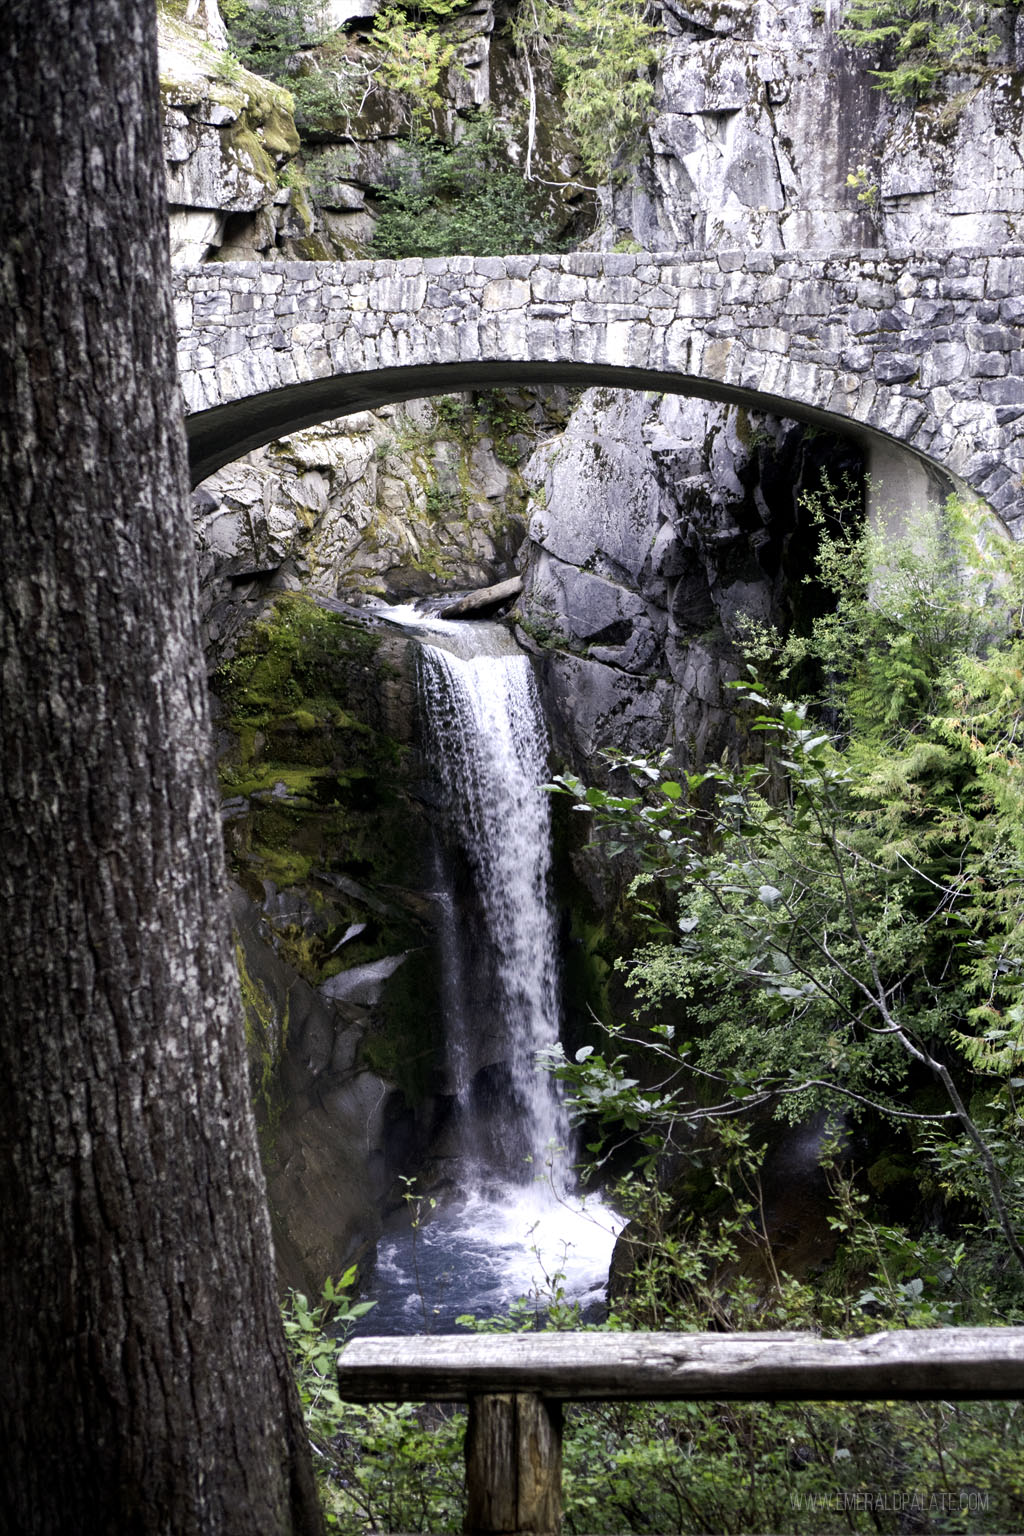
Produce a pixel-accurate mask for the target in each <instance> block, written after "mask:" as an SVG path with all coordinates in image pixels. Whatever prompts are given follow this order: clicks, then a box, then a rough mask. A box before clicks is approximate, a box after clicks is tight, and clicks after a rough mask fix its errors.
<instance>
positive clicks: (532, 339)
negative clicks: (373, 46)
mask: <svg viewBox="0 0 1024 1536" xmlns="http://www.w3.org/2000/svg"><path fill="white" fill-rule="evenodd" d="M176 304H177V318H178V325H179V366H180V371H181V379H182V387H183V390H184V395H185V404H186V410H187V413H188V417H187V429H188V435H189V440H190V454H191V460H192V467H193V476H194V480H195V481H196V482H198V481H199V480H201V479H203V478H205V476H206V475H208V474H211V473H212V472H213V471H214V470H215V469H217V468H219V467H220V466H221V465H222V464H225V463H227V462H229V461H230V460H231V459H233V458H237V457H238V456H239V455H240V454H242V453H245V452H248V451H249V450H250V449H252V448H255V447H258V446H259V445H261V444H263V443H265V442H269V441H270V440H271V439H273V438H275V437H280V436H283V435H284V434H285V433H287V432H291V431H295V430H297V429H298V428H299V427H303V426H310V425H312V424H314V423H316V422H321V421H326V420H329V419H330V418H332V417H335V416H342V415H346V414H348V413H350V412H353V411H358V410H365V409H367V408H369V407H372V406H375V405H381V404H384V403H386V402H388V401H394V400H401V399H411V398H415V397H417V396H422V395H430V394H441V393H451V392H454V391H457V390H463V389H474V388H477V389H478V388H487V387H496V386H499V385H501V384H509V383H554V382H560V383H579V384H605V385H612V386H616V387H620V388H626V389H652V390H663V391H674V392H677V393H680V394H688V395H699V396H702V397H705V398H708V399H712V400H719V401H726V402H731V403H735V404H740V405H744V406H747V407H748V408H751V409H757V410H766V411H770V412H773V413H775V414H777V415H782V416H790V417H795V418H797V419H798V420H805V421H810V422H813V423H817V424H819V425H821V426H827V427H829V428H831V429H833V430H838V431H846V432H848V433H851V434H853V435H854V436H856V437H858V438H859V439H860V440H861V441H862V442H863V443H864V445H865V446H866V448H867V450H868V456H869V466H871V465H877V464H879V463H888V464H891V463H892V462H893V458H894V455H895V457H896V459H897V460H902V461H904V462H908V461H909V462H913V461H916V465H917V467H918V468H920V469H921V470H922V471H923V472H924V474H925V475H926V476H927V477H930V478H931V479H932V481H933V482H934V481H936V480H937V481H938V482H939V483H940V484H943V485H946V486H949V485H953V486H958V485H959V486H963V487H966V488H968V489H969V490H971V491H973V492H975V493H976V494H977V495H979V496H981V497H982V498H984V500H985V501H986V502H987V503H988V504H989V505H990V506H991V507H992V509H993V510H994V511H996V512H997V513H998V514H999V515H1000V517H1001V518H1002V519H1003V521H1004V522H1005V523H1006V524H1007V526H1008V527H1009V528H1010V530H1011V531H1012V532H1013V533H1014V534H1015V536H1017V537H1022V536H1024V491H1022V484H1024V329H1022V326H1024V247H1013V248H1010V249H1006V250H1003V251H1001V252H1000V253H999V254H997V255H995V254H987V253H980V252H977V251H960V252H956V253H954V254H952V255H950V254H946V255H944V256H937V255H928V254H915V253H912V252H903V253H900V252H880V251H871V250H867V251H853V252H842V253H822V252H803V253H798V252H769V251H747V252H741V251H734V252H728V251H719V252H715V253H713V254H707V253H700V252H673V253H671V254H650V253H646V252H642V253H639V254H636V255H619V254H597V253H593V254H592V253H574V254H571V255H562V256H505V257H468V256H452V257H446V258H437V259H432V260H420V259H418V258H417V259H407V260H404V261H397V262H388V261H377V262H370V261H350V262H284V263H279V264H263V263H255V262H237V263H234V262H225V263H216V262H214V263H208V264H206V265H204V266H201V267H198V268H194V269H191V270H189V271H187V272H184V273H180V274H178V275H177V279H176Z"/></svg>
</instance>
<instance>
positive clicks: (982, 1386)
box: [338, 1328, 1024, 1536]
mask: <svg viewBox="0 0 1024 1536" xmlns="http://www.w3.org/2000/svg"><path fill="white" fill-rule="evenodd" d="M338 1384H339V1388H340V1392H341V1396H342V1397H343V1398H345V1399H347V1400H348V1401H350V1402H363V1403H366V1402H421V1401H437V1402H463V1401H468V1403H469V1425H468V1428H467V1432H466V1521H465V1527H464V1528H465V1530H466V1532H467V1533H470V1536H477V1533H479V1536H519V1533H523V1536H527V1533H528V1536H556V1533H557V1532H558V1528H559V1522H560V1519H561V1477H562V1469H561V1420H562V1404H563V1403H565V1402H568V1401H587V1400H589V1401H595V1400H597V1401H608V1400H615V1399H617V1400H620V1401H622V1400H626V1401H630V1400H631V1401H641V1400H647V1399H658V1398H660V1399H676V1400H687V1399H688V1400H691V1401H704V1402H709V1401H710V1402H736V1401H748V1402H754V1401H756V1402H870V1401H873V1400H894V1399H896V1400H899V1399H906V1400H920V1399H928V1398H941V1399H947V1400H950V1401H958V1400H959V1401H966V1400H971V1399H975V1400H978V1399H990V1398H1024V1328H933V1329H915V1330H907V1331H901V1332H895V1333H875V1334H871V1335H870V1336H869V1337H867V1338H860V1339H820V1338H818V1337H816V1336H815V1335H814V1334H808V1333H733V1334H721V1333H540V1334H536V1333H534V1334H508V1335H504V1336H502V1335H497V1336H496V1335H494V1334H470V1335H468V1336H467V1337H465V1338H463V1337H461V1336H457V1335H456V1336H448V1335H437V1336H434V1337H426V1338H365V1339H355V1340H354V1341H353V1342H352V1343H350V1344H348V1345H347V1346H346V1347H345V1349H344V1350H343V1351H342V1353H341V1355H340V1357H339V1360H338Z"/></svg>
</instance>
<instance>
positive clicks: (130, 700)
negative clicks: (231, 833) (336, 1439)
mask: <svg viewBox="0 0 1024 1536" xmlns="http://www.w3.org/2000/svg"><path fill="white" fill-rule="evenodd" d="M0 79H2V80H3V82H4V88H3V91H2V92H0V142H2V143H3V144H4V148H5V167H4V176H3V179H2V182H0V218H2V227H3V232H4V239H5V243H6V249H5V251H4V253H3V255H2V256H0V528H2V533H3V568H2V572H0V669H2V670H0V677H2V684H0V731H2V736H0V771H2V795H0V837H2V847H3V854H2V859H0V899H2V906H3V913H4V917H3V924H2V926H0V935H2V936H0V968H2V969H0V975H2V978H3V979H2V982H0V988H2V1002H0V1303H2V1314H0V1315H2V1324H0V1326H2V1329H3V1334H4V1346H5V1347H4V1358H3V1366H2V1370H0V1433H2V1440H0V1445H2V1461H3V1472H2V1474H0V1528H2V1529H3V1530H6V1531H11V1532H14V1531H17V1532H19V1533H20V1536H35V1533H41V1536H72V1533H76V1532H88V1533H89V1536H92V1533H97V1536H101V1533H111V1536H113V1533H117V1536H131V1533H136V1532H141V1533H146V1536H149V1533H156V1532H167V1533H172V1532H173V1533H174V1536H190V1533H193V1532H202V1533H204V1536H212V1533H235V1532H237V1533H239V1536H241V1533H243V1532H244V1533H245V1536H256V1533H259V1536H276V1533H282V1532H295V1533H299V1532H301V1533H305V1532H313V1531H317V1530H318V1529H319V1528H320V1516H319V1511H318V1508H317V1502H316V1493H315V1488H314V1485H313V1481H312V1475H311V1472H310V1468H309V1457H308V1449H307V1446H306V1439H305V1435H304V1432H303V1427H302V1422H301V1416H300V1413H299V1409H298V1404H297V1401H296V1396H295V1390H294V1386H293V1384H292V1382H291V1378H290V1374H289V1371H288V1366H287V1359H286V1354H285V1349H284V1343H283V1337H282V1332H281V1325H280V1318H279V1315H278V1311H277V1306H276V1301H275V1296H274V1287H273V1272H272V1255H271V1249H270V1239H269V1228H268V1221H267V1215H266V1207H265V1198H264V1192H263V1183H262V1177H261V1175H260V1171H259V1164H258V1160H257V1153H256V1141H255V1134H254V1128H253V1122H252V1116H251V1112H250V1107H249V1103H248V1095H247V1086H246V1064H245V1047H244V1039H243V1033H242V1027H241V1023H240V1017H239V1008H238V1003H237V983H236V981H235V978H234V974H233V970H232V967H231V963H230V946H229V943H228V932H227V924H226V919H225V910H224V904H223V899H222V886H223V867H222V853H221V842H220V829H219V823H218V817H217V809H216V801H215V797H214V794H213V787H212V782H211V775H210V763H209V756H210V749H209V730H208V720H207V706H206V699H205V684H204V678H203V672H202V662H201V652H200V648H199V643H198V635H197V629H196V623H195V615H194V606H195V604H194V598H195V586H194V575H193V556H192V550H191V543H190V531H189V525H188V521H187V518H186V512H185V507H186V489H185V487H186V467H185V443H184V435H183V431H182V412H181V405H180V401H179V397H178V389H177V382H176V376H175V367H174V351H173V332H172V328H171V313H170V300H169V292H170V290H169V277H168V271H167V240H166V209H165V206H164V193H163V163H162V158H161V153H160V122H159V92H158V83H157V71H156V37H155V13H154V7H153V3H152V0H13V5H9V6H8V7H7V8H6V11H5V15H4V21H3V26H2V28H0Z"/></svg>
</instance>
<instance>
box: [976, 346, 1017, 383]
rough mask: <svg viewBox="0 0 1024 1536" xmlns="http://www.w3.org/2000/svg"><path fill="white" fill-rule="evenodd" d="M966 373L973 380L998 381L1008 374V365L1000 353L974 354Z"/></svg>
mask: <svg viewBox="0 0 1024 1536" xmlns="http://www.w3.org/2000/svg"><path fill="white" fill-rule="evenodd" d="M968 371H969V373H970V375H971V377H972V378H974V379H1000V378H1003V377H1005V375H1006V374H1008V373H1009V371H1010V364H1009V362H1008V361H1007V359H1006V357H1005V356H1004V355H1003V353H1002V352H975V353H974V354H973V356H972V357H971V361H970V367H969V370H968Z"/></svg>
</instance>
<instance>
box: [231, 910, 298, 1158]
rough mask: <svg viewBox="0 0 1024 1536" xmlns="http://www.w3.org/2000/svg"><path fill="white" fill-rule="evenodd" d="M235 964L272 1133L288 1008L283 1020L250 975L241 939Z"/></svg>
mask: <svg viewBox="0 0 1024 1536" xmlns="http://www.w3.org/2000/svg"><path fill="white" fill-rule="evenodd" d="M235 964H236V966H237V969H238V986H239V992H240V994H241V999H242V1018H243V1022H244V1026H245V1047H246V1054H247V1057H248V1061H249V1083H250V1089H251V1092H252V1097H253V1103H254V1105H255V1106H256V1108H257V1110H258V1111H259V1112H260V1119H261V1121H262V1122H263V1125H264V1126H265V1127H266V1128H269V1129H270V1130H271V1131H272V1130H273V1129H274V1127H275V1126H276V1124H277V1120H278V1118H279V1116H280V1113H281V1106H280V1104H279V1102H278V1096H277V1091H276V1090H277V1075H278V1068H279V1067H280V1065H281V1059H282V1057H283V1056H284V1051H285V1046H286V1044H287V1041H288V1005H287V1003H286V1004H285V1012H284V1017H283V1018H281V1019H279V1018H278V1017H277V1013H276V1011H275V1008H274V1004H273V1001H272V1000H271V997H270V995H269V993H268V992H267V989H266V987H265V986H264V985H263V983H262V982H261V981H257V980H256V979H255V977H253V976H252V974H251V973H250V971H249V967H248V965H247V964H246V959H245V950H244V948H243V947H242V944H241V942H240V941H239V939H238V938H237V936H236V938H235Z"/></svg>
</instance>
